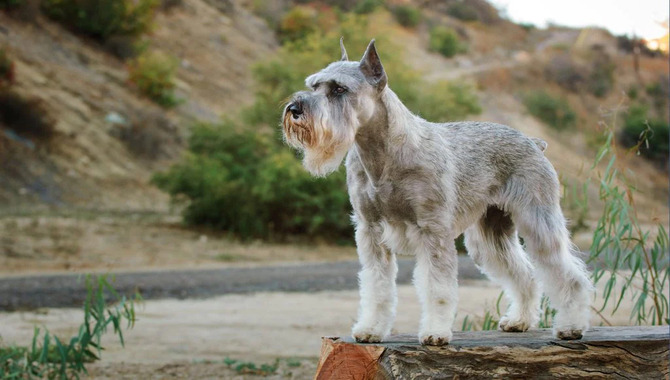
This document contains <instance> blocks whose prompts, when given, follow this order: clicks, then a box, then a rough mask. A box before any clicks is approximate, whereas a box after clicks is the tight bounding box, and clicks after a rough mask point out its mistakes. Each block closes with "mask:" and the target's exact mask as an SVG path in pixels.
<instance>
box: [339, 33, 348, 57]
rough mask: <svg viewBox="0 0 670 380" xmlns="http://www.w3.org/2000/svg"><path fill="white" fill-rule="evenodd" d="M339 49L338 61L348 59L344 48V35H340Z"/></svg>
mask: <svg viewBox="0 0 670 380" xmlns="http://www.w3.org/2000/svg"><path fill="white" fill-rule="evenodd" d="M340 51H341V52H342V58H341V59H340V61H348V60H349V56H348V55H347V49H345V48H344V36H342V37H340Z"/></svg>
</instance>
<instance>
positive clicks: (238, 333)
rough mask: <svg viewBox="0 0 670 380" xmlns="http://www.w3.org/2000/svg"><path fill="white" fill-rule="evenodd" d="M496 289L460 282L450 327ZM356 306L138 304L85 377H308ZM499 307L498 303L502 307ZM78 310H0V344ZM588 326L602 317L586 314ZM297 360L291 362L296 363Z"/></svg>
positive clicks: (64, 320) (410, 328)
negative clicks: (244, 367) (121, 339)
mask: <svg viewBox="0 0 670 380" xmlns="http://www.w3.org/2000/svg"><path fill="white" fill-rule="evenodd" d="M398 293H399V304H398V316H397V320H396V324H395V328H394V332H401V333H415V332H416V331H417V328H418V321H419V310H420V308H419V304H418V301H417V299H416V295H415V293H414V289H413V288H412V287H411V286H409V285H402V286H400V287H399V289H398ZM498 295H499V288H498V287H496V286H494V285H492V284H491V283H490V282H488V281H485V280H467V281H462V283H461V286H460V289H459V296H460V302H459V308H458V317H457V321H456V324H455V328H456V329H459V328H460V326H462V321H463V318H464V317H465V316H466V315H468V316H470V318H473V317H474V318H475V322H476V323H481V320H482V317H483V312H484V310H487V309H488V310H494V308H495V302H496V299H497V297H498ZM357 305H358V293H357V292H356V291H325V292H318V293H281V292H273V293H256V294H252V295H227V296H222V297H216V298H210V299H204V300H172V299H166V300H156V301H147V302H145V303H144V304H143V305H142V306H141V307H140V310H139V313H138V321H137V324H136V326H135V328H134V329H132V330H129V331H127V332H126V333H125V337H126V347H125V348H122V347H121V346H120V345H119V344H118V343H117V342H116V341H113V340H112V339H111V337H107V339H106V340H104V341H103V343H104V346H105V348H106V350H105V352H104V353H103V360H102V361H100V362H98V363H94V364H92V365H91V366H90V368H91V378H94V379H112V378H115V379H117V378H128V379H131V378H235V377H236V376H242V377H249V376H252V375H249V374H247V375H244V374H240V373H238V372H237V371H236V370H235V369H234V365H233V366H231V368H229V367H228V366H227V365H226V364H225V362H224V359H226V358H232V359H236V360H241V361H248V362H253V363H255V364H256V366H257V367H260V365H261V364H263V363H266V364H272V363H275V361H278V364H279V366H278V370H277V372H276V373H275V374H274V375H272V377H275V378H296V379H308V378H311V377H312V376H313V374H314V370H315V369H316V367H315V366H316V360H317V357H318V355H319V349H320V338H321V337H322V336H341V335H348V334H349V330H350V327H351V325H352V323H353V322H354V320H355V317H356V310H357ZM630 306H631V305H630V304H624V305H623V307H622V310H620V311H619V312H618V313H617V315H616V316H615V317H608V319H609V322H610V323H613V324H615V325H625V324H628V315H629V312H630ZM503 307H504V306H503ZM81 319H82V312H81V311H80V310H79V309H46V310H38V311H35V312H16V313H0V336H2V343H3V344H11V343H12V342H15V343H19V344H21V343H23V344H25V342H29V341H30V339H31V337H32V333H33V326H34V325H38V326H41V325H44V326H47V327H48V328H49V330H50V331H52V332H55V333H56V334H58V335H59V336H69V335H71V334H74V333H75V330H76V327H77V326H78V324H79V323H80V321H81ZM592 322H593V324H596V325H597V324H600V323H601V322H602V321H601V320H600V319H599V318H598V317H597V316H595V315H594V317H593V321H592ZM298 363H299V365H298Z"/></svg>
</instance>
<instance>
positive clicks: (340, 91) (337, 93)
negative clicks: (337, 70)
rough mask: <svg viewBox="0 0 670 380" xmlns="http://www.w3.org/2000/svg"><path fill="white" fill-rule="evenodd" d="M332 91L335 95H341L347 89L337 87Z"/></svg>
mask: <svg viewBox="0 0 670 380" xmlns="http://www.w3.org/2000/svg"><path fill="white" fill-rule="evenodd" d="M332 91H333V94H335V95H342V94H344V93H345V92H347V89H346V88H344V87H342V86H337V87H334V88H333V90H332Z"/></svg>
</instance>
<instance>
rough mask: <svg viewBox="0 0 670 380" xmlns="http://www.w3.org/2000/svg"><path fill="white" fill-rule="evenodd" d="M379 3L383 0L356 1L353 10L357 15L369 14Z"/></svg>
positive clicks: (381, 3)
mask: <svg viewBox="0 0 670 380" xmlns="http://www.w3.org/2000/svg"><path fill="white" fill-rule="evenodd" d="M381 5H384V0H363V1H359V2H358V3H356V6H354V9H353V11H354V13H357V14H359V15H363V14H369V13H372V12H374V11H375V9H377V8H378V7H379V6H381Z"/></svg>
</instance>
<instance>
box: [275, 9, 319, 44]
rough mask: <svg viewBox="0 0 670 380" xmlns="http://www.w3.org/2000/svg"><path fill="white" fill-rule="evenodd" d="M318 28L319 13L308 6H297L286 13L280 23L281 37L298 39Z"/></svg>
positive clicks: (288, 39) (287, 39)
mask: <svg viewBox="0 0 670 380" xmlns="http://www.w3.org/2000/svg"><path fill="white" fill-rule="evenodd" d="M315 30H317V14H316V12H315V11H314V10H313V9H311V8H308V7H304V6H297V7H294V8H293V9H291V10H290V11H289V12H288V13H286V14H285V15H284V17H283V18H282V19H281V22H280V23H279V38H280V39H281V40H282V41H296V40H300V39H303V38H305V37H306V36H307V35H309V34H310V33H312V32H314V31H315Z"/></svg>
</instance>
